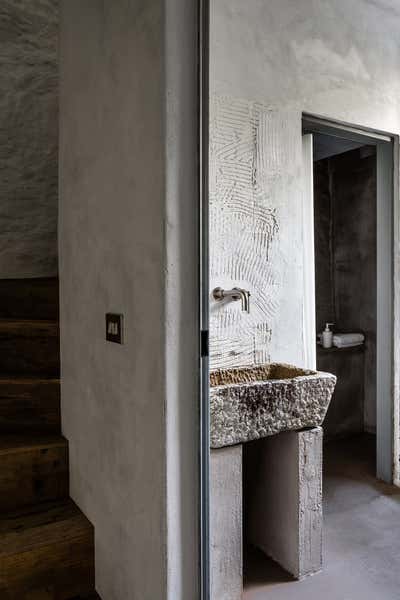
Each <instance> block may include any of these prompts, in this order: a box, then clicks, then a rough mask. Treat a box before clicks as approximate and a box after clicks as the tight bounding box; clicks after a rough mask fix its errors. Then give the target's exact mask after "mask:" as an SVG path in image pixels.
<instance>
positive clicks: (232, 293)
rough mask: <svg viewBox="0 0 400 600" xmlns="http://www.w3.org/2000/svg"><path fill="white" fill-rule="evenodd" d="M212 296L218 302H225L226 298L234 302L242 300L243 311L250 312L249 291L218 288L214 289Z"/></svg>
mask: <svg viewBox="0 0 400 600" xmlns="http://www.w3.org/2000/svg"><path fill="white" fill-rule="evenodd" d="M212 296H213V298H214V300H217V301H221V300H225V298H230V299H231V300H234V301H236V300H241V301H242V310H243V311H245V312H247V313H249V312H250V292H249V291H248V290H243V289H242V288H237V287H235V288H233V289H232V290H223V289H222V288H220V287H216V288H214V289H213V292H212Z"/></svg>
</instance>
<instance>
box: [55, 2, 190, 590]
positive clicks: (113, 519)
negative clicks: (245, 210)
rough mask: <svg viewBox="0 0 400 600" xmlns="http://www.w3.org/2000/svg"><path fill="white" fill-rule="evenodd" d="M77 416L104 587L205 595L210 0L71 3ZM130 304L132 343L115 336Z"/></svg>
mask: <svg viewBox="0 0 400 600" xmlns="http://www.w3.org/2000/svg"><path fill="white" fill-rule="evenodd" d="M60 65H61V73H60V82H61V86H60V87H61V106H60V114H61V130H60V134H61V135H60V196H61V199H60V211H59V226H60V283H61V369H62V379H61V381H62V425H63V433H64V435H65V436H66V437H67V439H68V441H69V449H70V474H71V495H72V497H73V499H74V500H75V501H76V502H77V504H78V505H79V507H80V508H81V509H82V510H83V511H84V512H85V514H86V515H87V516H88V518H89V519H90V520H91V521H92V523H93V525H94V527H95V539H96V587H97V590H98V592H99V594H100V596H101V597H102V598H103V600H134V599H135V600H136V599H140V600H155V599H157V600H167V599H168V600H189V599H192V598H193V600H197V592H198V585H199V583H198V569H199V559H198V548H199V544H198V513H199V506H198V478H199V474H198V431H199V423H198V415H199V411H198V380H197V376H198V356H197V354H198V332H197V323H198V319H197V316H198V297H199V294H198V281H197V264H198V252H197V234H198V224H197V216H196V215H197V203H198V195H197V147H198V140H197V107H198V93H197V13H196V8H195V6H194V5H191V4H189V3H187V2H185V1H184V0H171V1H169V2H168V3H167V2H165V1H164V0H146V1H145V2H144V1H141V0H132V1H128V0H115V1H114V0H113V2H110V3H108V2H103V1H102V0H90V1H87V2H81V1H80V0H63V1H62V3H61V44H60ZM106 312H121V313H123V314H124V324H125V332H124V333H125V343H124V345H122V346H119V345H116V344H111V343H109V342H106V341H105V313H106Z"/></svg>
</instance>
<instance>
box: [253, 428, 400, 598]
mask: <svg viewBox="0 0 400 600" xmlns="http://www.w3.org/2000/svg"><path fill="white" fill-rule="evenodd" d="M374 443H375V439H374V438H373V437H372V436H368V435H365V436H359V437H355V438H352V439H351V440H346V441H340V442H331V443H329V444H327V445H326V448H325V456H324V469H325V477H324V540H325V541H324V545H325V548H324V563H325V564H324V569H323V572H321V573H319V574H317V575H314V576H313V577H309V578H307V579H305V580H304V581H300V582H297V581H293V580H291V579H290V578H289V577H288V576H287V574H286V573H285V572H284V571H283V570H282V569H280V568H279V567H278V566H277V565H276V564H275V563H273V562H272V561H269V560H268V559H266V558H265V557H264V555H263V554H262V553H261V552H258V551H257V550H254V549H248V551H247V552H246V558H245V593H244V599H245V600H270V599H271V600H320V599H322V598H323V599H324V600H399V599H400V489H398V488H393V487H391V486H387V485H384V484H381V483H379V482H378V481H377V480H376V479H375V477H374V472H375V448H374Z"/></svg>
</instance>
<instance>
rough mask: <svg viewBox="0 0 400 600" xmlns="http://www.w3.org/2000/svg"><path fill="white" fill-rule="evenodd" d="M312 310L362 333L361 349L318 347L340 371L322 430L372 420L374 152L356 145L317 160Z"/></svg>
mask: <svg viewBox="0 0 400 600" xmlns="http://www.w3.org/2000/svg"><path fill="white" fill-rule="evenodd" d="M314 194H315V240H316V310H317V327H318V330H319V331H320V330H321V329H322V327H323V325H324V322H325V321H327V320H328V321H331V320H332V321H334V322H335V324H336V325H335V330H336V331H341V332H346V331H362V332H364V333H365V336H366V343H365V348H364V351H360V350H359V349H355V350H346V351H332V352H329V353H327V352H326V351H324V350H322V349H321V350H319V351H318V360H317V363H318V368H320V369H322V370H327V371H332V372H334V373H336V374H337V375H338V378H339V381H338V386H337V390H336V392H335V395H334V398H333V400H332V405H331V408H330V410H329V412H328V416H327V419H326V429H327V432H328V433H342V432H343V433H344V432H351V431H360V430H362V429H364V428H366V429H368V430H374V428H375V426H376V366H375V363H376V157H375V155H374V154H372V155H371V151H370V149H361V150H354V151H351V152H346V153H345V154H341V155H339V156H336V157H333V158H330V159H327V160H323V161H320V162H318V163H316V165H315V177H314Z"/></svg>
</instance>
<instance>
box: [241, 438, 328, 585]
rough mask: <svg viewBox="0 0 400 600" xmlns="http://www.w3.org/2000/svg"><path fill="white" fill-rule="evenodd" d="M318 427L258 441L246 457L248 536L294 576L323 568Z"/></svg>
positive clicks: (320, 447) (299, 576)
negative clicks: (249, 462) (247, 467)
mask: <svg viewBox="0 0 400 600" xmlns="http://www.w3.org/2000/svg"><path fill="white" fill-rule="evenodd" d="M322 438H323V432H322V429H321V428H320V427H316V428H314V429H309V430H304V431H291V432H285V433H281V434H279V435H276V436H271V437H268V438H265V439H263V440H260V441H258V442H257V443H256V445H254V446H253V448H252V449H251V452H250V453H249V454H248V458H247V460H250V461H257V465H253V464H250V465H249V469H251V477H250V478H249V481H248V489H246V492H245V493H246V496H248V510H249V514H248V537H249V541H250V542H251V543H252V544H254V545H255V546H257V547H258V548H260V549H261V550H263V551H264V552H265V553H266V554H267V555H268V556H270V557H271V558H273V559H274V560H275V561H276V562H277V563H279V564H280V565H281V566H282V567H283V568H284V569H285V570H286V571H288V572H289V573H290V574H291V575H293V577H295V578H296V579H302V578H303V577H306V576H307V575H312V574H314V573H317V572H318V571H320V570H321V567H322Z"/></svg>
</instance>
